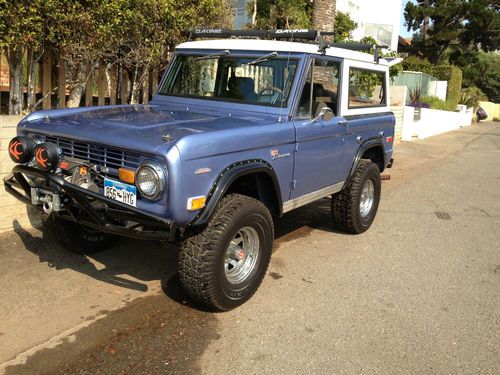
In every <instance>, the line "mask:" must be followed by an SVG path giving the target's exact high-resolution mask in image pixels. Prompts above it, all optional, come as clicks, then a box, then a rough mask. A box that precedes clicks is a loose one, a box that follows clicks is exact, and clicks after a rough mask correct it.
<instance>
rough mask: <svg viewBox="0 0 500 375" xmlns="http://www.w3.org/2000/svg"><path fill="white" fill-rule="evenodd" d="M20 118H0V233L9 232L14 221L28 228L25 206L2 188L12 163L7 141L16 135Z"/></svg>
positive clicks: (28, 222)
mask: <svg viewBox="0 0 500 375" xmlns="http://www.w3.org/2000/svg"><path fill="white" fill-rule="evenodd" d="M21 118H22V116H0V180H1V182H0V232H4V231H7V230H11V229H12V228H13V223H14V220H17V222H19V224H21V225H22V226H23V227H29V225H30V221H29V219H28V215H27V211H26V206H25V205H24V204H22V203H20V202H19V201H18V200H17V199H15V198H14V197H12V196H11V195H10V194H8V193H7V192H6V191H5V189H4V186H3V179H4V177H6V176H7V175H8V174H9V173H10V171H11V170H12V167H13V166H14V163H12V161H11V160H10V158H9V154H8V152H7V148H8V145H9V141H10V140H11V138H12V137H14V136H15V135H16V125H17V123H18V122H19V121H20V120H21Z"/></svg>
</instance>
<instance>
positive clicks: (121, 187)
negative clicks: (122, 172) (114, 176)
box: [104, 178, 137, 207]
mask: <svg viewBox="0 0 500 375" xmlns="http://www.w3.org/2000/svg"><path fill="white" fill-rule="evenodd" d="M104 195H105V196H106V198H110V199H113V200H115V201H118V202H122V203H125V204H128V205H130V206H134V207H135V205H136V198H137V189H136V187H135V186H133V185H129V184H124V183H123V182H120V181H115V180H110V179H107V178H105V179H104Z"/></svg>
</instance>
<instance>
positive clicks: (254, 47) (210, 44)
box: [176, 39, 389, 66]
mask: <svg viewBox="0 0 500 375" xmlns="http://www.w3.org/2000/svg"><path fill="white" fill-rule="evenodd" d="M176 49H178V50H181V49H182V50H186V49H207V50H219V51H220V50H226V49H228V50H247V51H266V52H274V51H276V52H299V53H312V54H316V55H321V53H320V52H319V51H318V50H319V46H318V45H317V44H308V43H297V42H283V41H275V40H260V39H213V40H196V41H192V42H185V43H181V44H179V45H178V46H177V48H176ZM325 55H326V56H332V57H339V58H343V59H348V60H354V61H363V62H371V63H373V62H374V61H373V55H371V54H368V53H363V52H358V51H352V50H349V49H344V48H335V47H330V48H327V49H326V53H325ZM378 65H384V66H387V65H389V63H388V62H387V61H386V60H385V59H380V62H379V64H378Z"/></svg>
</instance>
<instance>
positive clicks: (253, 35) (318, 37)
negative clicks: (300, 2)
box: [184, 28, 389, 63]
mask: <svg viewBox="0 0 500 375" xmlns="http://www.w3.org/2000/svg"><path fill="white" fill-rule="evenodd" d="M184 34H185V35H186V36H187V37H188V40H193V39H198V38H205V39H224V38H241V39H302V40H313V41H316V42H318V45H319V51H318V52H321V53H323V54H325V53H326V50H327V48H330V47H335V48H342V49H349V50H352V51H365V52H366V51H372V50H374V60H375V62H377V63H378V62H379V60H380V58H381V56H380V50H382V49H387V48H389V46H387V45H373V44H369V43H332V44H329V43H328V42H327V41H326V39H325V37H326V36H333V35H335V32H334V31H318V30H308V29H276V30H229V29H205V28H197V29H192V30H187V31H185V32H184Z"/></svg>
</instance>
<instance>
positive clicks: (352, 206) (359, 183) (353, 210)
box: [331, 160, 381, 234]
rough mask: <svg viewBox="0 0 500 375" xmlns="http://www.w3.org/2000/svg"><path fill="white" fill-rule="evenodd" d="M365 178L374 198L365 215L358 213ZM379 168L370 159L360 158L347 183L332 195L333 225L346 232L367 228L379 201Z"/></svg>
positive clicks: (360, 230) (375, 212)
mask: <svg viewBox="0 0 500 375" xmlns="http://www.w3.org/2000/svg"><path fill="white" fill-rule="evenodd" d="M367 180H371V182H372V183H373V186H374V198H373V204H372V206H371V209H370V211H369V212H368V214H366V215H365V216H362V215H361V213H360V201H361V194H362V190H363V187H364V186H365V183H366V181H367ZM380 191H381V183H380V170H379V168H378V166H377V165H376V164H375V163H373V162H372V161H370V160H361V161H360V162H359V165H358V167H357V169H356V171H355V172H354V176H353V177H352V178H351V180H350V182H349V183H348V185H347V186H346V187H345V188H344V189H343V190H342V191H341V192H340V193H337V194H335V195H333V196H332V205H331V210H332V220H333V223H334V225H335V226H336V227H337V228H339V229H341V230H344V231H346V232H350V233H354V234H360V233H363V232H365V231H366V230H368V228H370V226H371V225H372V223H373V220H374V219H375V215H376V214H377V209H378V205H379V202H380Z"/></svg>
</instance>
